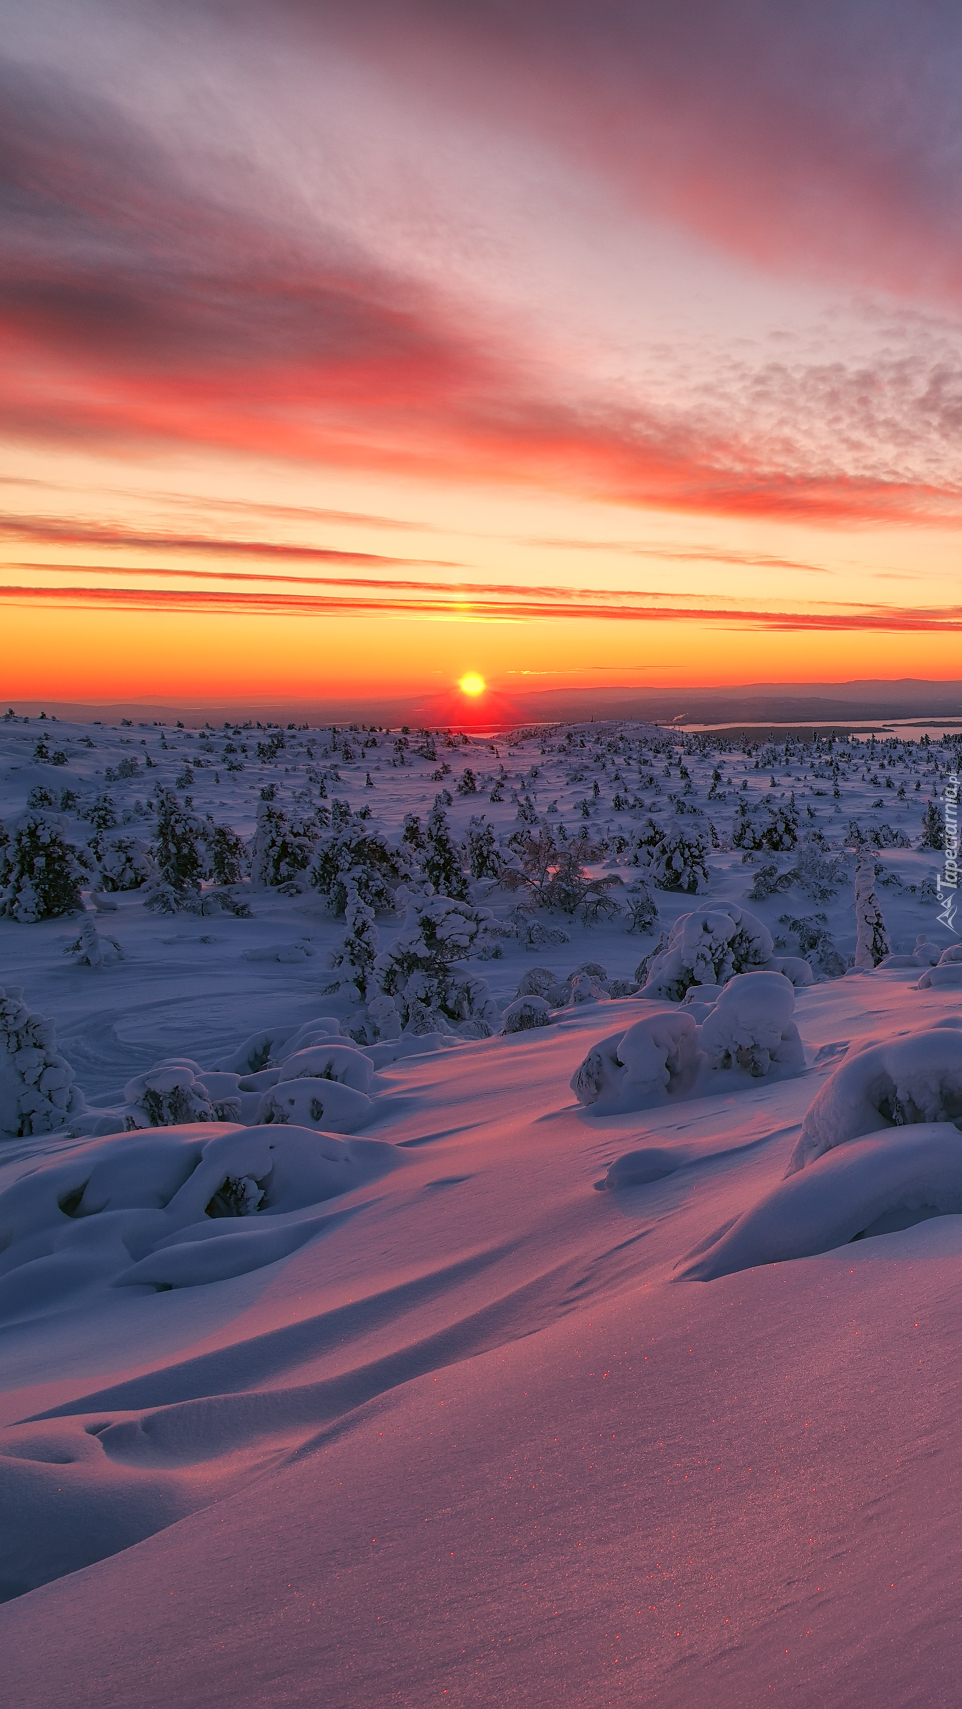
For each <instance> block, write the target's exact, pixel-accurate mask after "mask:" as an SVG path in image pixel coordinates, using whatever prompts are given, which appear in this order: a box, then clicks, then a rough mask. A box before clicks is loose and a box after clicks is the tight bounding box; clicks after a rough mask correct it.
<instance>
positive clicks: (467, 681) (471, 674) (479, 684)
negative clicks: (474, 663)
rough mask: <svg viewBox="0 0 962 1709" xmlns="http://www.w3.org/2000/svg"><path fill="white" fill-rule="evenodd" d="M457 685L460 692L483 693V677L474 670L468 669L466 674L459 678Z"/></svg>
mask: <svg viewBox="0 0 962 1709" xmlns="http://www.w3.org/2000/svg"><path fill="white" fill-rule="evenodd" d="M458 687H459V689H460V690H461V693H462V694H483V693H484V690H485V681H484V677H483V676H478V675H477V673H476V672H475V671H468V674H467V676H463V677H462V678H461V681H460V682H459V683H458Z"/></svg>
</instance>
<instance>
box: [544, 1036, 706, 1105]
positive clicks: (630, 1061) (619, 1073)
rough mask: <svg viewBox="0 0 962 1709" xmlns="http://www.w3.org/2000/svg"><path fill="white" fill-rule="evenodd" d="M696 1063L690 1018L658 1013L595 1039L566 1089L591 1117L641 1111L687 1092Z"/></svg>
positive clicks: (698, 1061) (696, 1046) (698, 1051)
mask: <svg viewBox="0 0 962 1709" xmlns="http://www.w3.org/2000/svg"><path fill="white" fill-rule="evenodd" d="M701 1062H702V1052H701V1049H700V1047H699V1043H698V1027H697V1025H696V1023H695V1019H694V1017H693V1016H692V1015H689V1014H686V1013H685V1012H684V1010H681V1009H658V1010H656V1011H655V1013H654V1014H651V1015H646V1016H645V1018H644V1019H643V1020H641V1021H636V1022H635V1024H634V1026H631V1027H629V1028H628V1030H627V1032H624V1033H615V1034H613V1035H612V1036H611V1037H610V1038H604V1039H601V1040H599V1042H598V1043H597V1044H596V1045H595V1046H594V1048H593V1049H592V1050H590V1051H589V1052H588V1055H587V1056H586V1057H585V1059H584V1061H583V1062H582V1064H581V1066H580V1067H579V1068H578V1069H577V1071H576V1072H575V1074H574V1075H573V1076H572V1079H571V1090H572V1091H573V1092H574V1094H575V1097H576V1098H577V1099H578V1102H579V1103H580V1104H584V1105H586V1106H589V1107H591V1109H592V1114H593V1115H598V1116H602V1115H615V1114H619V1113H621V1112H623V1111H626V1110H640V1109H645V1108H647V1107H649V1106H651V1105H654V1104H660V1103H665V1102H667V1101H668V1099H669V1098H671V1097H676V1096H678V1095H679V1094H682V1095H683V1094H685V1093H687V1092H690V1091H691V1090H692V1088H693V1087H694V1084H695V1081H696V1079H697V1076H698V1070H699V1067H700V1066H701Z"/></svg>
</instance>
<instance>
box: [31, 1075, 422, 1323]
mask: <svg viewBox="0 0 962 1709" xmlns="http://www.w3.org/2000/svg"><path fill="white" fill-rule="evenodd" d="M338 1090H339V1091H344V1090H345V1088H343V1087H341V1088H338ZM402 1162H403V1156H402V1154H400V1153H398V1152H397V1150H396V1149H395V1147H393V1146H391V1145H388V1144H386V1143H385V1142H384V1141H381V1140H374V1139H360V1140H345V1139H341V1138H338V1137H336V1136H335V1135H334V1134H330V1133H317V1132H314V1131H311V1130H309V1129H307V1128H304V1127H299V1126H293V1125H291V1126H288V1127H280V1128H279V1127H277V1126H273V1125H272V1126H269V1127H255V1128H241V1127H238V1126H236V1125H234V1124H232V1123H220V1124H217V1123H215V1124H213V1127H212V1126H211V1125H210V1124H184V1125H181V1126H176V1127H165V1128H158V1129H152V1130H151V1131H150V1132H149V1133H147V1132H141V1133H138V1134H136V1135H133V1134H123V1135H116V1136H114V1137H113V1138H110V1139H101V1140H91V1141H88V1142H87V1143H86V1144H84V1145H81V1146H78V1147H77V1149H76V1150H74V1151H72V1152H70V1154H69V1156H67V1157H58V1158H57V1159H56V1160H53V1161H49V1162H46V1163H43V1164H41V1165H40V1166H39V1167H38V1168H36V1169H34V1170H32V1171H31V1172H30V1173H29V1174H26V1175H23V1176H21V1177H20V1179H19V1180H18V1181H16V1182H15V1183H14V1185H13V1186H11V1187H8V1188H7V1190H6V1192H4V1193H2V1194H0V1249H2V1251H0V1317H3V1316H6V1317H21V1316H37V1315H41V1314H43V1313H44V1312H47V1311H49V1310H55V1309H58V1308H59V1307H61V1306H62V1304H63V1303H65V1301H66V1299H67V1298H68V1297H71V1296H74V1295H76V1294H77V1293H78V1292H80V1291H85V1290H89V1289H91V1288H97V1287H104V1286H116V1287H121V1286H123V1287H126V1286H144V1287H151V1288H155V1289H156V1288H174V1287H197V1286H200V1285H202V1284H204V1283H206V1282H210V1281H217V1280H221V1279H223V1278H225V1277H227V1276H238V1275H243V1274H245V1273H246V1272H248V1271H250V1270H256V1269H259V1268H261V1267H262V1266H263V1265H264V1264H272V1263H274V1262H276V1260H277V1259H278V1258H282V1257H284V1256H286V1255H287V1253H289V1252H292V1251H294V1250H295V1248H296V1247H297V1246H299V1245H301V1244H303V1242H304V1241H305V1240H309V1239H312V1238H313V1236H314V1235H315V1234H316V1233H318V1232H319V1231H320V1229H321V1227H322V1225H323V1223H324V1220H325V1219H323V1218H321V1219H311V1220H305V1219H304V1217H303V1216H299V1215H297V1213H301V1212H303V1211H304V1210H306V1209H309V1208H310V1207H312V1206H314V1205H317V1204H320V1203H323V1202H325V1201H326V1200H328V1199H332V1198H334V1197H336V1196H338V1195H340V1194H343V1193H348V1192H350V1191H352V1189H353V1188H355V1187H358V1186H361V1185H363V1184H364V1183H365V1182H367V1181H370V1180H373V1179H375V1178H376V1177H378V1176H379V1175H382V1174H384V1173H385V1172H386V1171H387V1170H388V1169H392V1168H395V1167H397V1166H399V1165H400V1164H401V1163H402ZM292 1218H296V1220H293V1221H292V1220H291V1219H292Z"/></svg>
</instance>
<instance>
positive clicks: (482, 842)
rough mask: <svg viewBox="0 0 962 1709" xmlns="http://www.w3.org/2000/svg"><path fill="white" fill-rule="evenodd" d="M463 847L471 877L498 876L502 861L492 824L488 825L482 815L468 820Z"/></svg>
mask: <svg viewBox="0 0 962 1709" xmlns="http://www.w3.org/2000/svg"><path fill="white" fill-rule="evenodd" d="M464 847H465V854H466V855H467V859H468V871H469V872H470V874H471V877H472V878H497V877H498V874H499V873H500V871H501V868H502V866H503V864H504V862H503V860H502V858H501V852H500V850H499V848H498V842H497V838H496V837H495V834H494V826H493V825H488V824H487V823H486V822H485V819H484V816H483V815H482V816H481V817H480V818H478V817H472V819H471V820H470V822H469V824H468V834H467V836H466V838H465V844H464Z"/></svg>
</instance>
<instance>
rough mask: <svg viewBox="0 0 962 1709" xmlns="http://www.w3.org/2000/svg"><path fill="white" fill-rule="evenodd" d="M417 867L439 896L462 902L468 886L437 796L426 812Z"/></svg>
mask: <svg viewBox="0 0 962 1709" xmlns="http://www.w3.org/2000/svg"><path fill="white" fill-rule="evenodd" d="M421 867H422V870H423V872H424V876H425V878H426V879H427V881H428V883H429V884H433V886H434V888H435V890H436V892H437V894H438V895H439V896H450V897H452V898H453V899H454V900H455V901H456V902H463V901H464V899H465V897H466V896H467V894H468V886H467V883H466V881H465V877H464V873H463V871H462V870H461V858H460V856H459V854H458V851H457V848H456V847H455V844H454V842H453V840H452V838H451V833H450V831H449V829H448V821H447V818H446V816H445V813H444V809H443V808H442V807H441V805H440V798H439V799H438V800H437V801H435V803H434V806H433V807H432V808H431V811H430V813H429V814H428V822H427V825H426V827H425V832H424V853H423V855H422V857H421Z"/></svg>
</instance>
